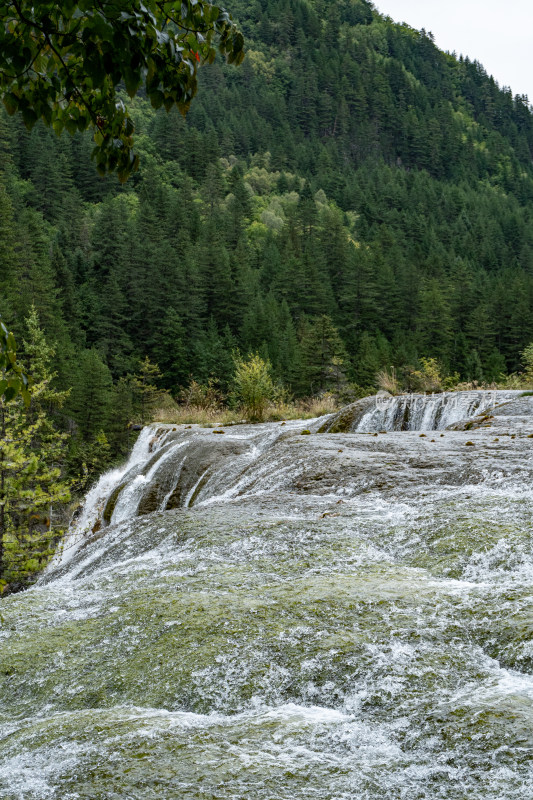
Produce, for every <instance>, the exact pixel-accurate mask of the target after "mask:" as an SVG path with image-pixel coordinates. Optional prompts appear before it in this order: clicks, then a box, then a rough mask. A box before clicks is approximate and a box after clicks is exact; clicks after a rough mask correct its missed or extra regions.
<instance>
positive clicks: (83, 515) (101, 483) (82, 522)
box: [51, 426, 169, 568]
mask: <svg viewBox="0 0 533 800" xmlns="http://www.w3.org/2000/svg"><path fill="white" fill-rule="evenodd" d="M168 434H169V430H167V429H166V428H162V427H159V429H157V428H153V427H151V426H148V427H145V428H143V429H142V431H141V432H140V434H139V436H138V438H137V441H136V442H135V444H134V446H133V449H132V451H131V453H130V456H129V458H128V459H127V461H126V462H125V463H124V464H123V465H122V466H121V467H117V468H115V469H112V470H109V471H108V472H106V473H104V474H103V475H101V476H100V478H99V480H98V482H97V483H96V484H95V485H94V486H93V487H92V488H91V489H90V490H89V492H88V493H87V495H86V497H85V500H84V502H83V506H82V507H81V510H80V512H79V514H77V515H76V517H75V518H74V519H73V521H72V523H71V525H70V527H69V530H68V532H67V534H66V536H65V538H64V539H63V542H62V544H61V546H60V549H59V551H58V552H57V553H56V555H55V557H54V559H53V561H52V563H51V567H52V568H54V567H57V566H60V565H63V564H64V563H66V562H67V561H69V560H70V559H71V558H73V556H74V555H75V554H76V552H77V550H78V549H79V547H80V546H81V545H82V544H83V543H84V542H85V540H86V538H87V536H89V535H90V534H91V533H95V532H97V531H98V530H99V529H100V527H101V526H102V514H103V510H104V507H105V504H106V502H107V500H108V498H109V496H110V495H111V494H112V493H113V491H114V490H115V489H116V487H117V486H119V485H120V484H121V483H122V482H123V481H124V480H125V479H127V477H128V476H131V475H132V474H133V473H135V471H136V470H138V469H139V467H140V466H141V465H142V464H144V462H145V461H146V460H147V458H148V457H149V455H150V454H151V453H154V452H157V450H158V449H159V448H160V447H162V445H163V443H164V440H165V437H166V436H168Z"/></svg>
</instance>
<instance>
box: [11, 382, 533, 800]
mask: <svg viewBox="0 0 533 800" xmlns="http://www.w3.org/2000/svg"><path fill="white" fill-rule="evenodd" d="M464 400H465V402H467V401H468V402H470V398H464ZM499 400H501V402H499V403H498V404H495V405H494V407H493V408H491V410H490V416H491V419H490V425H486V424H480V425H478V424H476V425H473V426H471V427H470V428H468V429H466V430H426V431H420V430H418V431H416V430H411V431H403V432H402V431H395V432H394V431H391V432H387V433H377V435H376V432H369V433H344V434H343V433H320V434H319V433H318V430H319V429H320V428H321V427H322V426H323V425H324V422H327V421H325V420H317V421H316V422H312V423H309V421H306V422H303V423H302V422H291V423H287V425H285V426H282V425H280V424H272V425H261V426H237V427H235V428H226V429H225V435H224V436H213V434H212V431H211V430H209V429H201V428H192V429H184V428H177V429H176V430H172V428H170V427H168V428H165V427H161V426H159V427H158V429H151V430H148V431H143V433H142V434H141V438H140V440H139V443H138V446H137V445H136V448H137V450H136V451H135V452H134V453H133V454H132V459H131V460H130V464H129V466H128V468H127V469H125V470H123V471H122V472H121V471H117V472H116V473H114V474H113V475H111V476H107V478H104V479H102V482H101V487H100V494H99V493H98V491H96V490H95V491H94V492H93V493H92V494H91V496H90V498H89V504H90V505H91V507H90V508H86V509H85V511H84V514H83V515H82V517H81V518H80V520H79V521H78V528H77V529H74V530H73V531H72V534H71V538H70V540H68V541H67V542H66V544H65V550H64V552H63V555H62V557H61V558H59V557H58V559H57V561H56V564H55V566H54V569H52V570H50V571H49V573H48V574H47V575H46V576H44V577H43V579H42V580H41V582H40V585H38V586H36V587H34V588H33V589H31V590H30V591H28V592H25V593H23V594H21V595H18V596H12V597H9V598H7V599H6V600H5V601H3V603H2V609H1V610H2V616H3V622H2V627H1V629H0V647H1V652H2V658H1V666H0V796H1V797H2V800H4V798H5V800H19V798H21V797H22V798H24V800H26V798H31V800H33V798H61V800H74V798H106V800H107V798H135V799H137V798H139V800H141V798H142V800H146V799H148V800H152V798H153V799H154V800H156V799H157V800H178V798H179V799H180V800H181V798H185V799H186V800H189V798H191V800H192V798H198V797H201V798H213V800H215V798H216V799H217V800H219V798H223V799H224V800H225V799H226V798H227V799H228V800H229V799H230V798H231V799H232V800H237V799H238V800H244V798H246V800H248V798H249V799H250V800H252V798H253V799H254V800H255V798H259V800H274V798H275V800H294V799H296V800H300V798H301V799H302V800H303V799H304V798H309V797H312V798H320V800H332V799H333V798H335V800H352V799H353V798H357V799H358V800H359V798H361V800H363V799H364V800H374V799H375V800H378V799H379V800H389V798H392V799H393V800H414V799H415V798H417V800H418V799H419V798H420V799H421V800H436V799H437V798H445V799H446V800H465V798H468V800H519V799H520V800H522V798H524V797H529V796H532V795H533V733H532V732H533V675H532V670H533V598H532V586H533V537H532V533H533V515H532V512H533V438H529V437H530V436H531V435H532V434H533V403H532V400H533V398H527V397H519V396H513V397H511V398H499ZM462 401H463V399H462V398H460V400H459V402H460V403H461V402H462ZM367 410H368V408H367ZM474 410H477V409H474ZM484 413H485V411H482V414H484ZM474 416H476V414H474ZM468 421H469V420H465V422H468ZM454 424H457V423H454ZM303 430H309V431H310V434H309V435H305V436H302V435H301V432H302V431H303ZM154 437H155V439H154ZM469 441H470V442H472V445H470V446H467V442H469ZM117 487H121V488H120V491H118V494H117V497H116V499H115V505H114V509H113V512H112V513H111V515H110V519H111V520H112V522H111V524H110V525H108V526H107V527H106V526H105V522H104V523H103V527H102V528H101V529H100V530H99V531H98V532H97V534H94V535H91V534H90V530H91V525H94V521H95V520H96V519H98V520H101V518H102V510H103V508H104V507H105V505H106V502H107V498H109V496H111V495H112V494H113V491H114V490H115V491H116V489H117ZM173 495H174V496H175V500H174V501H171V498H172V496H173ZM174 502H175V504H176V506H179V507H174V508H171V507H170V506H171V505H172V503H174ZM151 508H154V509H156V510H151ZM113 520H114V521H113ZM88 534H89V538H88V537H87V535H88Z"/></svg>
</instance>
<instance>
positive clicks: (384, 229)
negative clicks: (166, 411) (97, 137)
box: [0, 0, 533, 458]
mask: <svg viewBox="0 0 533 800" xmlns="http://www.w3.org/2000/svg"><path fill="white" fill-rule="evenodd" d="M229 5H230V11H231V12H232V13H233V15H234V17H235V18H236V19H237V21H238V22H239V23H240V25H241V27H242V30H243V32H244V33H245V38H246V41H247V58H246V60H245V62H244V64H243V65H242V66H241V67H239V68H235V67H226V66H223V65H221V64H218V63H215V64H214V65H212V66H206V67H205V68H203V69H202V70H201V88H200V91H199V94H198V96H197V97H196V98H195V100H194V102H193V105H192V108H191V111H190V113H189V116H188V118H187V120H183V119H182V118H181V117H180V116H179V114H178V113H177V112H176V113H174V112H172V113H170V114H166V113H165V112H164V111H160V112H154V111H153V110H152V109H151V107H150V105H149V104H148V103H147V102H146V101H144V100H143V99H142V98H137V99H136V100H135V101H132V102H131V106H132V113H133V117H134V120H135V123H136V129H137V149H138V152H139V154H140V156H141V166H140V170H139V171H138V172H137V173H136V174H135V175H134V176H133V177H132V178H130V180H129V181H128V183H127V184H126V185H125V186H121V185H120V184H119V183H118V181H117V180H116V178H115V177H109V178H106V179H105V180H104V179H101V178H99V177H98V175H97V173H96V171H95V169H94V164H93V163H92V162H91V159H90V152H91V149H92V145H91V136H90V134H88V133H87V134H80V135H78V136H76V137H75V138H73V139H71V138H69V137H67V136H63V137H61V138H57V137H55V135H54V134H53V133H51V132H50V131H49V130H47V129H45V128H44V127H41V126H36V127H35V128H34V129H33V130H32V131H31V133H28V132H27V131H26V130H25V128H24V127H23V126H22V124H21V122H20V121H19V120H18V119H17V118H16V117H14V118H9V117H7V115H6V114H2V115H1V116H0V149H1V159H0V265H1V272H0V289H1V292H0V294H1V297H0V312H1V313H2V314H3V316H4V318H5V320H6V322H7V323H8V324H9V325H10V327H11V328H12V329H13V331H14V332H15V334H16V335H17V337H18V338H19V340H20V341H21V342H22V340H24V338H25V337H27V333H26V329H25V322H24V320H25V319H26V318H28V316H29V314H30V311H31V307H32V304H34V305H35V307H36V310H37V314H38V318H39V322H40V325H41V326H42V328H43V329H44V331H45V332H46V334H47V336H48V340H49V341H50V342H52V343H54V344H55V349H56V356H55V363H54V369H55V371H56V372H57V378H56V383H57V389H58V390H64V389H67V388H69V387H73V388H72V391H71V393H70V396H69V397H67V398H66V400H65V403H64V406H63V409H62V411H61V414H62V419H63V424H64V425H67V426H68V427H69V429H70V431H71V432H72V433H73V434H74V439H73V441H74V442H75V448H77V452H78V453H80V452H81V453H82V455H83V457H84V458H86V457H87V453H89V452H93V453H94V452H97V451H98V447H99V446H100V445H101V444H102V441H103V440H102V437H101V433H102V432H103V433H105V436H106V437H107V440H108V441H109V442H111V447H112V452H114V453H119V452H121V451H122V452H123V451H124V450H125V449H126V448H127V447H128V445H129V440H128V435H127V423H128V421H129V420H130V418H131V409H132V403H133V402H134V399H132V389H131V386H132V382H131V380H129V379H128V376H131V375H133V374H137V375H139V373H140V370H141V366H140V365H141V362H142V360H143V359H145V357H146V356H148V357H149V359H150V361H151V362H152V363H155V364H157V365H158V366H159V368H160V370H161V372H162V376H163V377H162V379H161V386H162V388H166V389H168V390H170V391H171V392H172V393H173V394H174V395H176V394H177V393H178V392H179V390H180V389H181V388H183V387H185V386H186V385H187V384H188V383H189V382H190V381H191V380H192V379H194V380H197V381H199V382H201V383H205V382H207V381H208V380H209V379H210V378H211V379H213V380H215V381H218V383H219V386H220V388H221V390H222V391H225V390H227V388H228V386H229V384H230V381H231V375H232V371H233V360H232V353H233V352H235V351H237V350H238V351H240V353H241V354H243V355H244V354H246V353H248V352H255V351H257V352H259V353H260V354H261V355H263V356H264V357H266V358H268V359H270V361H271V362H272V365H273V371H274V374H275V377H276V379H277V380H278V381H279V382H281V383H282V384H283V385H285V386H286V387H287V388H288V390H289V391H290V392H292V393H293V394H294V395H296V396H306V395H311V394H316V393H318V392H320V391H323V390H326V389H328V388H335V386H338V385H339V384H341V383H343V382H347V381H349V382H352V383H355V384H357V385H358V386H360V387H363V388H370V387H371V386H372V385H373V384H374V381H375V374H376V371H377V370H378V369H380V368H381V367H383V366H390V365H394V366H395V367H396V368H397V369H398V370H401V369H402V368H405V367H414V368H416V366H417V362H418V359H420V358H421V357H434V358H437V359H438V360H439V361H440V362H441V364H442V367H443V369H444V370H446V371H456V372H458V373H459V374H460V376H461V377H462V378H464V379H469V380H488V381H491V380H494V379H496V378H497V377H498V376H499V375H500V374H501V373H502V372H507V371H514V370H516V369H518V368H519V366H520V363H519V358H520V357H519V354H520V352H521V350H522V349H523V348H524V347H525V346H526V345H527V344H528V343H529V342H530V341H531V340H532V339H533V314H532V304H533V226H532V225H531V218H532V212H533V168H532V154H533V116H532V114H531V112H530V110H529V107H528V102H527V98H523V97H513V96H512V93H511V91H510V90H507V89H505V90H502V89H500V88H499V87H498V86H497V84H496V83H495V82H494V81H493V80H492V79H491V78H489V77H488V76H487V75H486V73H485V72H484V70H483V68H482V67H481V66H480V65H479V64H477V63H471V62H469V61H467V60H457V59H455V58H454V57H452V56H450V55H446V54H443V53H442V52H440V51H439V50H438V49H437V48H436V47H435V45H434V43H433V41H432V39H431V37H430V36H428V35H426V34H425V33H424V32H422V33H420V32H417V31H415V30H412V29H411V28H409V27H407V26H404V25H397V24H395V23H394V22H393V21H392V20H390V19H388V18H383V17H382V16H380V15H378V14H377V13H376V12H375V11H374V9H373V7H372V5H371V4H370V3H368V2H365V0H336V2H326V1H325V0H324V1H323V2H322V0H313V1H311V0H261V2H259V0H257V1H256V2H252V3H248V2H246V3H245V2H243V1H242V0H232V2H231V3H230V4H229ZM21 355H22V357H23V356H24V354H23V353H22V354H21ZM140 380H142V378H141V379H140ZM99 436H100V438H98V437H99ZM84 448H85V449H84ZM106 452H107V451H106ZM79 457H80V458H81V456H79Z"/></svg>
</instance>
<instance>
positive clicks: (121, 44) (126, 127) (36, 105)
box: [0, 0, 244, 181]
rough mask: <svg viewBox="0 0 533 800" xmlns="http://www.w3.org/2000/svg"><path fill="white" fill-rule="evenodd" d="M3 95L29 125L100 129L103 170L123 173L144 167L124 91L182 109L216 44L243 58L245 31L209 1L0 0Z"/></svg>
mask: <svg viewBox="0 0 533 800" xmlns="http://www.w3.org/2000/svg"><path fill="white" fill-rule="evenodd" d="M0 17H1V19H2V24H0V96H1V98H2V100H3V103H4V105H5V107H6V109H7V111H8V112H9V113H10V114H14V113H16V112H20V113H21V114H22V118H23V120H24V123H25V124H26V126H27V127H28V128H32V127H33V125H34V124H35V123H36V122H37V120H39V119H42V120H43V121H44V122H45V123H46V124H47V125H50V126H52V127H53V129H54V130H55V131H56V133H61V132H62V131H63V130H66V131H68V132H69V133H70V134H73V133H75V132H76V131H84V130H86V129H87V128H93V129H94V140H95V147H94V150H93V157H94V158H95V159H96V166H97V169H98V171H99V172H100V173H101V174H102V175H103V174H105V173H106V172H113V171H116V172H117V174H118V177H119V179H120V180H121V181H124V180H126V179H127V177H128V175H129V174H130V173H131V172H132V171H134V170H135V169H136V168H137V164H138V157H137V156H136V154H135V153H134V150H133V133H134V125H133V122H132V120H131V118H130V116H129V114H128V110H127V107H126V105H125V104H124V102H123V101H122V100H121V99H120V97H119V94H118V93H117V92H118V89H119V88H120V87H121V86H123V87H125V89H126V91H127V93H128V95H129V96H130V97H134V96H135V94H136V93H137V92H138V91H139V90H144V91H145V92H146V95H147V96H148V98H149V100H150V102H151V104H152V106H153V107H154V108H159V107H161V106H164V107H165V108H166V110H167V111H168V110H170V108H172V106H174V105H176V106H177V107H178V108H179V110H180V111H181V112H182V113H185V112H186V111H187V110H188V108H189V105H190V102H191V100H192V98H193V96H194V94H195V93H196V89H197V68H198V65H199V64H202V63H203V62H212V61H213V60H214V58H215V55H216V49H215V48H216V46H218V49H219V51H220V52H221V53H222V55H223V56H224V57H225V58H226V60H227V61H228V62H229V63H240V62H241V61H242V59H243V57H244V49H243V48H244V41H243V37H242V35H241V33H240V32H239V30H238V29H237V28H236V26H235V25H234V24H233V22H232V21H231V17H230V15H229V14H228V13H227V11H225V10H224V9H223V8H221V7H219V6H216V5H212V4H211V3H208V2H206V0H183V2H181V0H180V2H157V0H142V1H141V0H133V1H132V0H127V2H126V0H111V2H106V3H101V2H94V1H93V0H82V2H79V3H73V2H69V0H65V2H62V3H61V4H55V3H50V2H44V3H34V2H33V0H17V1H16V2H9V3H4V2H0Z"/></svg>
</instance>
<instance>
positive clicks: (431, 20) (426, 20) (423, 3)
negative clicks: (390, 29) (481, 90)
mask: <svg viewBox="0 0 533 800" xmlns="http://www.w3.org/2000/svg"><path fill="white" fill-rule="evenodd" d="M373 2H374V5H375V6H376V8H377V9H378V10H379V11H380V12H381V13H382V14H386V15H389V16H390V17H392V19H393V20H394V21H395V22H407V23H408V25H410V26H411V27H412V28H416V29H417V30H420V29H421V28H425V29H426V31H428V32H431V33H432V34H433V35H434V36H435V44H436V45H437V47H439V48H440V49H441V50H449V51H450V52H453V51H455V52H456V53H457V55H460V54H461V53H462V54H463V55H464V56H469V58H470V59H472V61H479V62H481V64H483V66H484V67H485V69H486V71H487V72H488V74H489V75H493V76H494V78H495V79H496V80H497V81H498V83H499V84H500V86H510V87H511V89H512V92H513V94H527V95H528V96H529V100H530V103H533V2H532V0H505V2H502V1H501V0H373Z"/></svg>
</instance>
